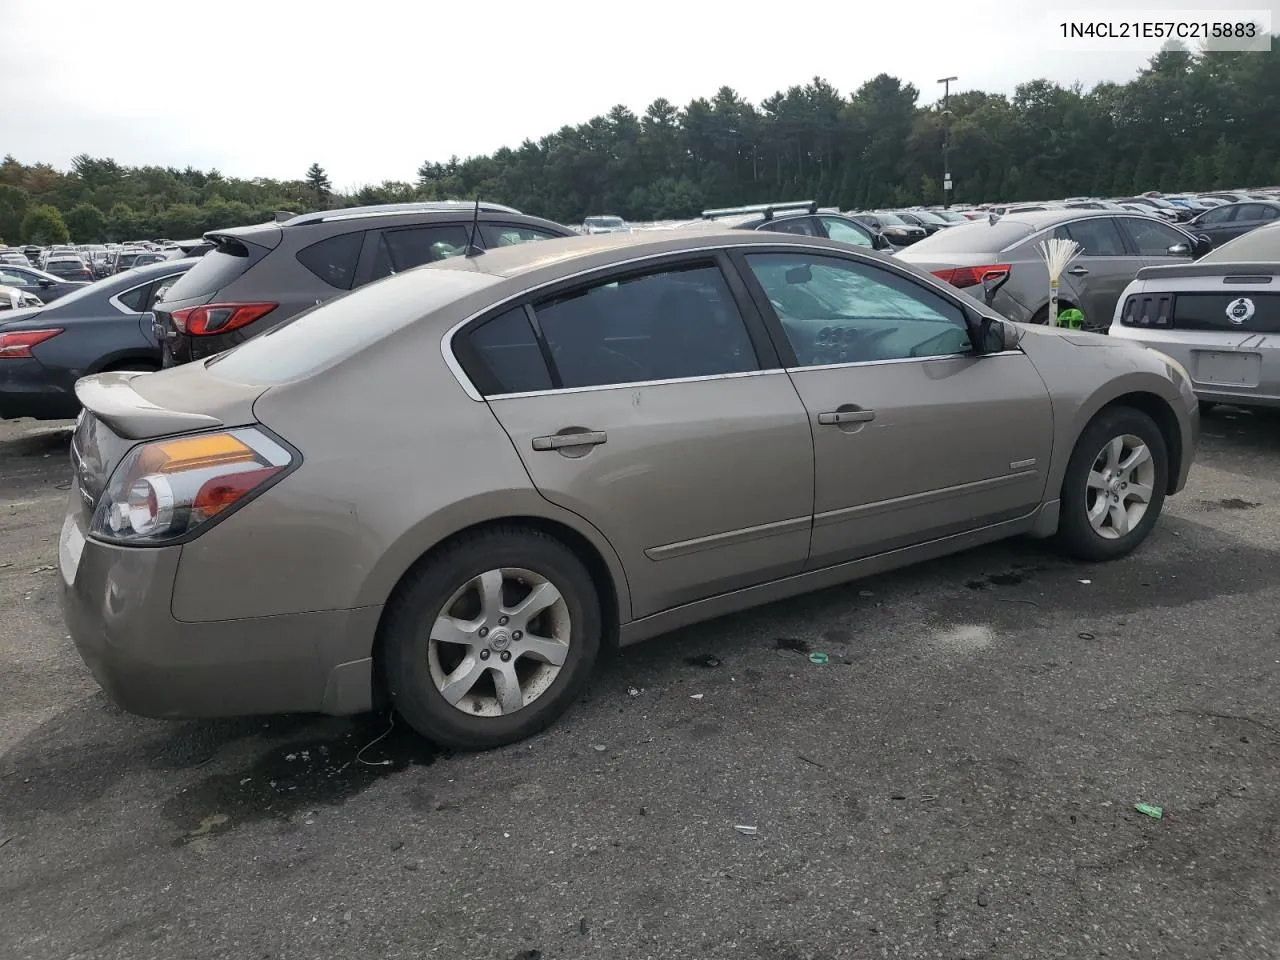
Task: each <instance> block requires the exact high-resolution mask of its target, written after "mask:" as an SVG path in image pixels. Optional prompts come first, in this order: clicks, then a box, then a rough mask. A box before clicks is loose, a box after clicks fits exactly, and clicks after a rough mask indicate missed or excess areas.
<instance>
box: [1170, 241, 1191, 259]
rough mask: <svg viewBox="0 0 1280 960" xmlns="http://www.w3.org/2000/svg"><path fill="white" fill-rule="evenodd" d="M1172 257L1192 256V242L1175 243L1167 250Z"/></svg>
mask: <svg viewBox="0 0 1280 960" xmlns="http://www.w3.org/2000/svg"><path fill="white" fill-rule="evenodd" d="M1165 253H1167V254H1169V256H1171V257H1189V256H1191V244H1189V243H1175V244H1174V245H1173V246H1172V247H1170V248H1169V249H1168V250H1166V251H1165Z"/></svg>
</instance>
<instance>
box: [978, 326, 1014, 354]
mask: <svg viewBox="0 0 1280 960" xmlns="http://www.w3.org/2000/svg"><path fill="white" fill-rule="evenodd" d="M976 332H977V338H976V339H977V343H976V346H975V349H976V350H977V352H978V353H983V354H986V353H1000V352H1002V351H1003V350H1005V349H1007V347H1008V338H1007V337H1006V336H1005V327H1004V323H1003V322H1002V321H1000V320H997V319H996V318H995V317H983V318H982V319H981V320H979V321H978V327H977V331H976Z"/></svg>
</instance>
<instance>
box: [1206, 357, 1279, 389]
mask: <svg viewBox="0 0 1280 960" xmlns="http://www.w3.org/2000/svg"><path fill="white" fill-rule="evenodd" d="M1194 356H1195V371H1194V373H1193V374H1192V376H1193V377H1194V378H1195V381H1196V382H1197V383H1216V384H1221V385H1224V386H1232V387H1256V386H1257V385H1258V379H1259V378H1260V377H1261V375H1262V354H1260V353H1247V352H1244V351H1217V350H1196V351H1195V352H1194Z"/></svg>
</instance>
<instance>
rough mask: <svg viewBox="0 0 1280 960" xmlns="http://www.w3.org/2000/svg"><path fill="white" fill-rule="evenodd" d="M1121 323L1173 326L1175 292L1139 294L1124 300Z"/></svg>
mask: <svg viewBox="0 0 1280 960" xmlns="http://www.w3.org/2000/svg"><path fill="white" fill-rule="evenodd" d="M1120 323H1121V324H1122V325H1124V326H1126V327H1165V328H1168V327H1172V326H1173V294H1171V293H1156V294H1150V293H1147V294H1137V295H1135V296H1131V297H1129V299H1127V300H1126V301H1125V302H1124V309H1123V310H1122V311H1121V313H1120Z"/></svg>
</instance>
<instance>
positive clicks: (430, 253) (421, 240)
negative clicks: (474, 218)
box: [369, 223, 471, 280]
mask: <svg viewBox="0 0 1280 960" xmlns="http://www.w3.org/2000/svg"><path fill="white" fill-rule="evenodd" d="M470 235H471V230H470V225H469V224H468V225H467V226H463V225H462V224H460V223H446V224H433V225H431V226H424V227H408V228H406V229H403V230H384V231H382V232H381V233H380V234H379V235H378V238H377V243H376V244H375V247H374V259H373V274H372V276H371V277H370V278H369V279H370V280H378V279H381V278H382V277H388V276H390V275H391V274H393V273H402V272H404V271H405V270H411V269H412V268H414V267H420V266H422V265H423V264H424V263H434V262H435V261H437V260H447V259H449V258H450V257H460V256H462V255H463V254H464V253H466V251H467V240H468V239H469V238H470Z"/></svg>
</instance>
